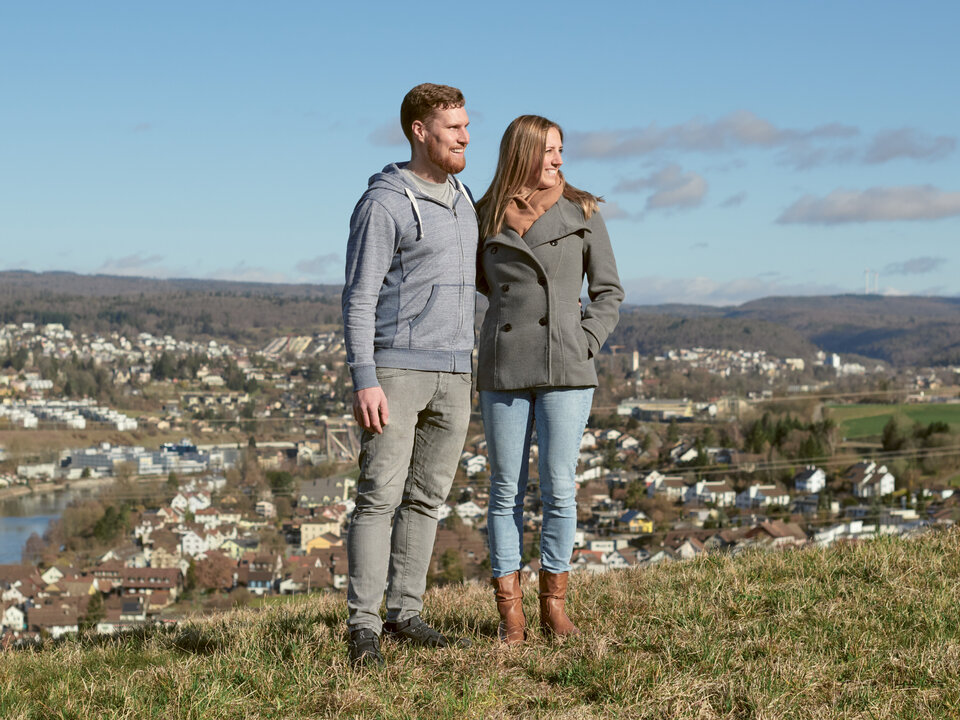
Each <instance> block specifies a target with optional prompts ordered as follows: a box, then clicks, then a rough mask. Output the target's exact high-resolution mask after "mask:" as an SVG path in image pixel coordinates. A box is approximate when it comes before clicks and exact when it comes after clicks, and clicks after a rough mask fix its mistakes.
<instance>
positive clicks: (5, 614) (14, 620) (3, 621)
mask: <svg viewBox="0 0 960 720" xmlns="http://www.w3.org/2000/svg"><path fill="white" fill-rule="evenodd" d="M26 627H27V616H26V614H25V613H24V612H23V610H21V609H20V608H19V607H17V606H16V605H10V606H9V607H6V608H4V607H3V606H0V629H3V628H8V629H10V630H15V631H20V630H25V629H26Z"/></svg>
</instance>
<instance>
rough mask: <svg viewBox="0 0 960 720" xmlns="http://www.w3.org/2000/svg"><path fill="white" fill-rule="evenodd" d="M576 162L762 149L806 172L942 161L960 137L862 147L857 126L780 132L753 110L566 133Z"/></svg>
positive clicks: (909, 135) (906, 136) (888, 133)
mask: <svg viewBox="0 0 960 720" xmlns="http://www.w3.org/2000/svg"><path fill="white" fill-rule="evenodd" d="M567 136H568V137H567V148H568V154H569V155H570V156H571V157H581V158H594V159H601V160H615V159H621V158H625V157H636V156H643V155H649V154H653V153H657V152H664V151H679V152H703V153H717V152H729V151H735V150H742V149H748V148H757V149H761V150H772V151H777V155H778V159H779V161H780V163H781V164H783V165H787V166H789V167H792V168H794V169H796V170H806V169H809V168H813V167H819V166H822V165H828V164H850V163H863V164H878V163H885V162H889V161H891V160H894V159H897V158H909V159H912V160H927V161H935V160H940V159H942V158H944V157H946V156H947V155H949V154H950V153H952V152H953V151H954V150H955V149H956V145H957V140H956V138H955V137H952V136H947V135H941V136H936V137H934V136H932V135H929V134H927V133H924V132H922V131H920V130H917V129H916V128H909V127H905V128H899V129H897V130H883V131H881V132H878V133H877V134H876V135H875V136H874V137H873V138H872V139H871V140H870V141H869V142H868V143H865V142H864V141H860V138H861V130H860V128H858V127H856V126H854V125H845V124H843V123H839V122H829V123H825V124H823V125H817V126H815V127H812V128H788V127H779V126H777V125H775V124H774V123H772V122H770V121H769V120H766V119H764V118H761V117H759V116H758V115H756V114H755V113H752V112H750V111H748V110H738V111H737V112H734V113H731V114H730V115H727V116H725V117H722V118H719V119H717V120H705V119H703V118H694V119H692V120H688V121H687V122H683V123H678V124H676V125H668V126H665V127H660V126H658V125H657V124H656V123H651V124H650V125H647V126H646V127H635V128H622V129H617V130H608V131H597V132H570V133H567Z"/></svg>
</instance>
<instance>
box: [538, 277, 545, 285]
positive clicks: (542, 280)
mask: <svg viewBox="0 0 960 720" xmlns="http://www.w3.org/2000/svg"><path fill="white" fill-rule="evenodd" d="M537 282H538V283H540V284H541V285H546V284H547V279H546V278H545V277H544V276H543V275H541V276H540V277H538V278H537Z"/></svg>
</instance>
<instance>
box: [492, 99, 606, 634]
mask: <svg viewBox="0 0 960 720" xmlns="http://www.w3.org/2000/svg"><path fill="white" fill-rule="evenodd" d="M562 150H563V132H562V131H561V129H560V126H559V125H557V124H556V123H554V122H551V121H550V120H547V119H546V118H542V117H539V116H536V115H524V116H521V117H518V118H517V119H516V120H514V121H513V122H512V123H510V126H509V127H508V128H507V130H506V132H505V133H504V135H503V139H502V140H501V142H500V158H499V161H498V163H497V170H496V173H495V174H494V178H493V182H492V183H491V185H490V188H489V189H488V190H487V192H486V194H485V195H484V196H483V197H482V198H481V199H480V201H479V202H478V203H477V210H478V213H479V217H480V237H481V238H484V240H483V241H482V242H481V245H480V247H479V249H478V277H477V285H478V288H479V289H480V290H481V292H483V293H484V294H486V295H487V296H488V297H489V300H490V307H489V309H488V310H487V314H486V316H485V317H484V320H483V327H482V329H481V331H480V359H479V363H478V374H477V387H478V389H479V391H480V409H481V412H482V413H483V425H484V431H485V433H486V437H487V450H488V452H489V456H490V506H489V510H488V515H487V534H488V538H489V542H490V562H491V567H492V571H493V580H492V583H493V586H494V588H495V596H496V600H497V608H498V610H499V612H500V620H501V623H500V637H501V638H502V639H503V640H504V642H506V643H507V644H511V645H514V644H518V643H522V642H523V640H524V637H525V626H526V620H525V619H524V616H523V605H522V601H521V600H522V596H521V592H520V572H519V571H520V555H521V552H522V548H523V500H524V496H525V494H526V485H527V458H528V456H529V451H530V440H531V436H532V434H533V430H534V427H535V428H536V433H537V442H538V444H539V473H540V497H541V502H542V507H543V528H542V533H541V536H540V565H541V570H540V625H541V628H542V630H543V631H544V633H545V634H547V635H554V636H564V635H572V634H575V633H577V632H579V631H578V630H577V628H576V627H575V626H574V624H573V623H572V622H571V621H570V619H569V618H568V617H567V615H566V612H565V611H564V601H565V598H566V589H567V577H568V573H569V571H570V556H571V554H572V553H573V541H574V534H575V532H576V529H577V508H576V489H575V487H574V473H575V471H576V467H577V460H578V457H579V454H580V438H581V436H582V435H583V429H584V427H585V426H586V422H587V418H588V417H589V415H590V406H591V403H592V400H593V389H594V388H595V387H596V385H597V373H596V369H595V368H594V362H593V358H594V357H595V356H596V355H597V354H598V353H599V352H600V348H601V347H602V346H603V343H604V341H605V340H606V338H607V335H609V334H610V332H611V331H612V330H613V328H614V327H615V326H616V324H617V319H618V316H619V308H620V303H621V302H622V301H623V288H622V287H621V286H620V281H619V278H618V276H617V267H616V263H615V262H614V258H613V251H612V249H611V247H610V238H609V237H608V235H607V230H606V227H605V226H604V224H603V219H602V218H601V217H600V214H599V212H598V211H597V210H598V203H599V199H598V198H596V197H594V196H593V195H591V194H590V193H587V192H584V191H583V190H578V189H577V188H575V187H573V186H572V185H569V184H567V183H566V182H565V180H564V177H563V174H562V173H561V172H560V166H561V165H562V164H563V158H562ZM584 274H585V275H586V277H587V282H588V295H589V298H590V303H589V304H588V305H586V307H584V308H583V310H582V311H581V308H580V290H581V288H582V286H583V277H584Z"/></svg>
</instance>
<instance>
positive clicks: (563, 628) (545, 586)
mask: <svg viewBox="0 0 960 720" xmlns="http://www.w3.org/2000/svg"><path fill="white" fill-rule="evenodd" d="M569 575H570V573H556V574H554V573H549V572H547V571H546V570H540V629H541V630H542V631H543V634H544V635H555V636H557V637H564V636H566V635H579V634H580V631H579V630H578V629H577V626H576V625H574V624H573V623H572V622H570V618H568V617H567V613H566V612H565V611H564V609H563V606H564V603H565V601H566V598H567V578H568V577H569Z"/></svg>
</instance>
